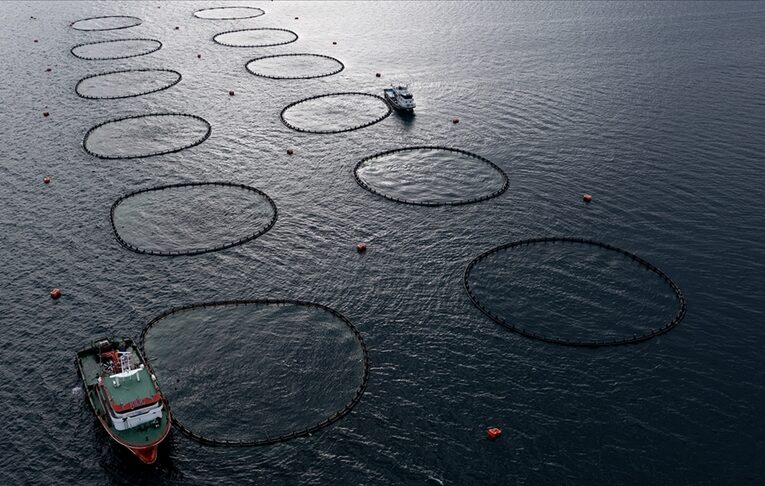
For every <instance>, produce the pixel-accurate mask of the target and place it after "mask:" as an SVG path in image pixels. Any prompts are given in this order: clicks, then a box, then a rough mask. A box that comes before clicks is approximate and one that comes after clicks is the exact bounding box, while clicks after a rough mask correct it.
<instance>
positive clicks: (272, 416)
mask: <svg viewBox="0 0 765 486" xmlns="http://www.w3.org/2000/svg"><path fill="white" fill-rule="evenodd" d="M141 347H142V349H143V351H144V353H145V356H146V358H147V361H148V364H149V367H150V368H151V370H152V372H153V373H155V374H156V376H157V379H158V380H159V382H160V384H161V386H162V391H163V392H164V394H165V396H166V397H167V399H168V401H169V403H170V405H171V407H172V414H173V422H174V424H175V425H176V427H177V428H179V429H180V430H181V431H182V432H183V433H184V434H186V435H187V436H189V437H191V438H192V439H195V440H197V441H199V442H201V443H203V444H207V445H217V446H235V447H243V446H263V445H269V444H275V443H279V442H284V441H287V440H290V439H294V438H297V437H303V436H307V435H309V434H312V433H314V432H317V431H319V430H321V429H323V428H325V427H328V426H329V425H331V424H333V423H334V422H336V421H338V420H340V419H341V418H342V417H344V416H345V415H347V414H348V413H350V411H351V409H353V407H354V406H356V404H357V403H358V402H359V401H360V400H361V397H362V395H363V393H364V390H365V389H366V386H367V382H368V380H369V357H368V352H367V347H366V345H365V343H364V340H363V338H362V336H361V334H360V333H359V331H358V330H357V329H356V327H355V326H354V325H353V324H352V323H351V322H350V321H349V320H348V319H347V318H346V317H344V316H343V315H342V314H340V313H339V312H337V311H335V310H333V309H331V308H329V307H326V306H324V305H321V304H316V303H312V302H305V301H298V300H246V301H228V302H212V303H204V304H196V305H190V306H185V307H179V308H175V309H171V310H169V311H167V312H165V313H163V314H162V315H160V316H159V317H157V318H155V319H154V320H152V321H151V322H150V323H149V324H148V325H147V326H146V327H145V328H144V329H143V332H142V333H141Z"/></svg>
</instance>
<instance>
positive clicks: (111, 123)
mask: <svg viewBox="0 0 765 486" xmlns="http://www.w3.org/2000/svg"><path fill="white" fill-rule="evenodd" d="M211 132H212V127H211V126H210V123H209V122H208V121H207V120H205V119H204V118H202V117H200V116H197V115H188V114H184V113H150V114H145V115H135V116H128V117H124V118H116V119H114V120H107V121H105V122H102V123H99V124H98V125H96V126H94V127H92V128H91V129H90V130H88V131H87V133H85V137H84V138H83V140H82V146H83V148H84V149H85V151H86V152H87V153H89V154H90V155H92V156H94V157H98V158H101V159H136V158H141V157H151V156H154V155H163V154H170V153H174V152H180V151H181V150H185V149H187V148H191V147H194V146H196V145H199V144H200V143H202V142H204V141H205V140H207V138H208V137H209V136H210V133H211ZM178 140H181V141H182V142H183V143H181V144H179V143H178ZM137 147H139V148H140V149H141V150H140V151H138V152H136V149H137Z"/></svg>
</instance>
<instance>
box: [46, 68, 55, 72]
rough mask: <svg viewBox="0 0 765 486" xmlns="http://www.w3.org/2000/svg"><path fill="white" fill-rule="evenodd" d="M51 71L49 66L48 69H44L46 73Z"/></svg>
mask: <svg viewBox="0 0 765 486" xmlns="http://www.w3.org/2000/svg"><path fill="white" fill-rule="evenodd" d="M51 71H53V70H52V69H51V68H48V69H46V70H45V72H46V73H49V72H51Z"/></svg>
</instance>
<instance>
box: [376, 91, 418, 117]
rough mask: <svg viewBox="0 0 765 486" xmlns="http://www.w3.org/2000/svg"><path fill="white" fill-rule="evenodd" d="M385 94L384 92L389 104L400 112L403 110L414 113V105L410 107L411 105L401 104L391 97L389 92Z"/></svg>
mask: <svg viewBox="0 0 765 486" xmlns="http://www.w3.org/2000/svg"><path fill="white" fill-rule="evenodd" d="M383 94H384V98H385V101H387V102H388V104H389V105H390V107H391V108H393V109H394V110H396V111H400V112H403V113H414V108H413V107H412V108H409V107H405V106H401V105H399V104H398V102H397V101H396V100H395V99H394V98H391V96H390V95H388V93H387V92H385V93H383Z"/></svg>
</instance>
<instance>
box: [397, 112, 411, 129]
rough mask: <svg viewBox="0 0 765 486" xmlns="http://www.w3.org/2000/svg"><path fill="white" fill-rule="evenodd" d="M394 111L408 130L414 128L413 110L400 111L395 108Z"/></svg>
mask: <svg viewBox="0 0 765 486" xmlns="http://www.w3.org/2000/svg"><path fill="white" fill-rule="evenodd" d="M393 113H394V114H395V115H396V118H398V119H399V120H401V122H402V123H401V126H403V127H404V129H406V130H411V129H412V128H414V119H415V114H414V112H413V111H398V110H393Z"/></svg>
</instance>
